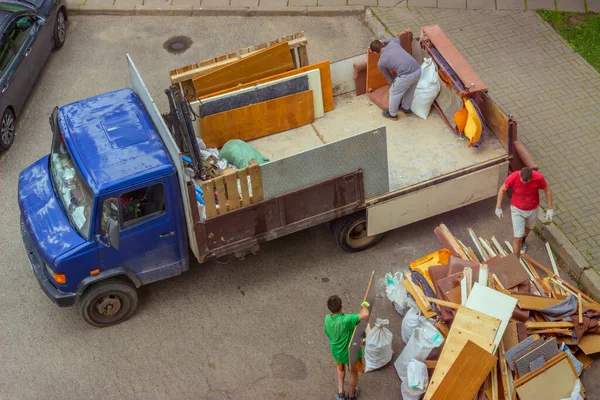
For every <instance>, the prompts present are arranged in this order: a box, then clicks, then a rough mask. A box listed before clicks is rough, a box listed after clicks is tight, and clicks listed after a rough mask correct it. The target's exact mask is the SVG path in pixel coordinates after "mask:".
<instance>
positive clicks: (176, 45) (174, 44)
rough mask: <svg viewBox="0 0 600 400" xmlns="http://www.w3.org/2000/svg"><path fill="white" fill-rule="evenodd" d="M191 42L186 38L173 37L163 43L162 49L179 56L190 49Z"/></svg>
mask: <svg viewBox="0 0 600 400" xmlns="http://www.w3.org/2000/svg"><path fill="white" fill-rule="evenodd" d="M192 43H193V41H192V39H190V38H189V37H187V36H173V37H171V38H169V39H167V41H166V42H164V43H163V48H164V49H165V50H166V51H168V52H169V53H171V54H181V53H183V52H185V51H186V50H187V49H189V48H190V46H191V45H192Z"/></svg>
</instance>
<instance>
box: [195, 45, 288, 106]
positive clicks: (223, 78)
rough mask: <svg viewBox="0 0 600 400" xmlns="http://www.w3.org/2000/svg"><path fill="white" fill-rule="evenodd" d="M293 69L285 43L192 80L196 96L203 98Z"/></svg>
mask: <svg viewBox="0 0 600 400" xmlns="http://www.w3.org/2000/svg"><path fill="white" fill-rule="evenodd" d="M291 69H294V62H293V60H292V57H291V56H290V52H289V47H288V44H287V42H283V43H279V44H276V45H275V46H272V47H269V48H266V49H264V50H260V51H257V52H256V53H252V54H250V55H249V56H248V57H246V58H242V59H240V60H235V61H233V62H232V63H230V64H229V65H225V66H222V67H221V68H218V69H216V70H214V71H210V72H209V73H207V74H204V75H201V76H198V77H196V78H193V79H192V82H193V84H194V89H195V90H196V95H197V96H198V97H201V96H205V95H208V94H211V93H214V92H218V91H220V90H223V89H227V88H231V87H236V86H238V85H239V84H243V83H248V82H252V81H255V80H257V79H261V78H266V77H269V76H272V75H276V74H280V73H282V72H286V71H289V70H291Z"/></svg>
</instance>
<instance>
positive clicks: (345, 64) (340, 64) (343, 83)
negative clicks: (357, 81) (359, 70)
mask: <svg viewBox="0 0 600 400" xmlns="http://www.w3.org/2000/svg"><path fill="white" fill-rule="evenodd" d="M366 59H367V55H366V54H361V55H358V56H354V57H350V58H345V59H343V60H340V61H336V62H334V63H331V86H332V87H333V95H334V96H339V95H340V94H345V93H350V92H354V90H355V89H356V86H355V85H354V63H355V62H357V61H362V60H366Z"/></svg>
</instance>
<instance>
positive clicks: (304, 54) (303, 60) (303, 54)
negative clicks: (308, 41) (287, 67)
mask: <svg viewBox="0 0 600 400" xmlns="http://www.w3.org/2000/svg"><path fill="white" fill-rule="evenodd" d="M298 58H299V61H300V63H299V65H298V68H300V67H306V66H307V65H308V64H309V62H308V49H307V48H306V46H301V47H298Z"/></svg>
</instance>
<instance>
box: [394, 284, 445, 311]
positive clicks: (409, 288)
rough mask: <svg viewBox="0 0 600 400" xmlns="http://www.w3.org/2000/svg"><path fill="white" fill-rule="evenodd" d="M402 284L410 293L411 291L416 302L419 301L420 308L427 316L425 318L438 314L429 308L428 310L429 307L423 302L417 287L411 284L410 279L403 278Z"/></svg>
mask: <svg viewBox="0 0 600 400" xmlns="http://www.w3.org/2000/svg"><path fill="white" fill-rule="evenodd" d="M402 286H404V288H405V289H406V291H407V292H408V293H410V295H411V296H412V297H413V299H415V302H416V303H417V307H419V310H420V311H421V313H422V314H423V315H424V316H425V318H431V317H435V316H436V315H437V314H436V313H435V312H434V311H429V310H427V308H425V305H424V304H423V303H422V302H421V299H419V296H418V295H417V293H416V292H415V288H414V287H413V286H412V285H411V284H410V282H409V281H408V279H404V280H402Z"/></svg>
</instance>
